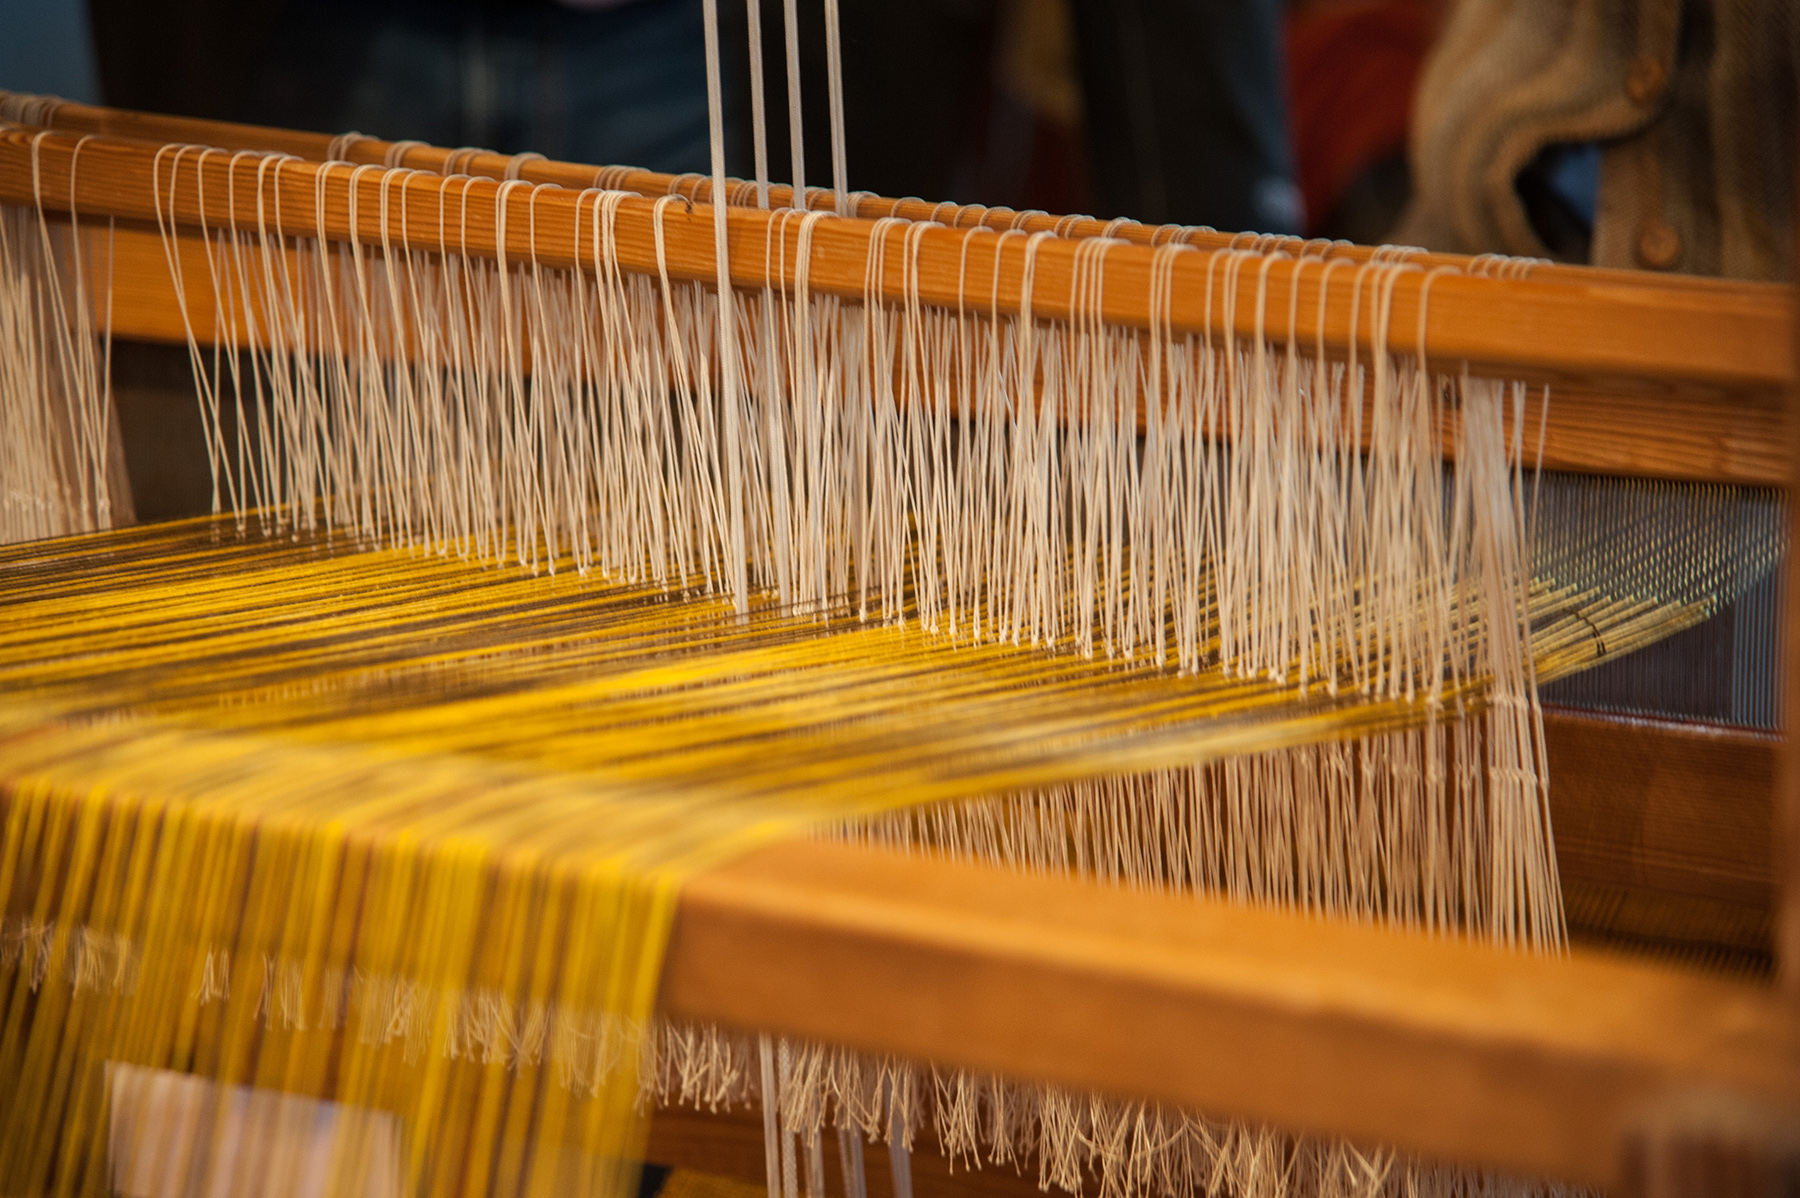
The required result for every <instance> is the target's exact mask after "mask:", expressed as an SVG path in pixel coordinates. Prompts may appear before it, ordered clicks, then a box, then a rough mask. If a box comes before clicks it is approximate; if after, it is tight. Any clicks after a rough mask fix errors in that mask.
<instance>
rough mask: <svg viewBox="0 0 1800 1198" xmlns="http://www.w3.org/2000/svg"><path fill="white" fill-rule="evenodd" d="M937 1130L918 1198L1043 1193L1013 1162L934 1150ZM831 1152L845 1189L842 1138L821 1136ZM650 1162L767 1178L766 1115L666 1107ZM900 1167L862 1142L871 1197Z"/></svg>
mask: <svg viewBox="0 0 1800 1198" xmlns="http://www.w3.org/2000/svg"><path fill="white" fill-rule="evenodd" d="M934 1143H935V1140H934V1139H933V1138H932V1136H931V1135H930V1133H928V1132H927V1133H922V1134H921V1135H920V1136H919V1137H918V1139H916V1140H915V1141H914V1143H913V1148H912V1192H913V1198H1041V1192H1040V1191H1039V1190H1038V1186H1037V1179H1036V1177H1035V1176H1026V1175H1021V1174H1020V1173H1018V1172H1017V1171H1016V1170H1015V1169H1014V1168H1013V1167H1012V1166H1010V1165H988V1166H986V1167H984V1168H971V1167H970V1163H969V1162H968V1161H964V1160H958V1161H956V1162H955V1163H954V1164H952V1162H951V1161H950V1160H949V1159H948V1158H946V1157H944V1156H943V1155H942V1154H941V1153H938V1152H936V1151H933V1149H932V1147H931V1145H932V1144H934ZM822 1147H823V1148H824V1150H825V1189H826V1192H827V1193H832V1194H835V1193H838V1192H839V1190H840V1188H841V1187H840V1186H839V1184H838V1179H839V1178H840V1177H842V1176H843V1166H842V1165H841V1164H840V1163H839V1157H838V1148H837V1137H836V1136H832V1135H827V1136H825V1137H823V1139H822ZM645 1159H647V1160H649V1161H651V1162H653V1163H655V1164H658V1165H670V1166H673V1167H675V1168H678V1169H698V1170H700V1171H702V1172H705V1173H716V1174H719V1175H720V1176H723V1177H731V1178H736V1179H737V1180H739V1181H747V1182H754V1183H756V1184H759V1185H760V1184H762V1182H763V1135H762V1115H761V1113H760V1112H757V1111H745V1110H738V1111H725V1112H719V1113H716V1114H715V1113H707V1112H702V1111H695V1110H690V1109H685V1108H668V1109H663V1110H659V1111H657V1112H656V1114H655V1115H654V1116H653V1117H652V1118H651V1121H650V1146H649V1148H648V1150H647V1151H646V1153H645ZM892 1169H893V1165H892V1163H891V1161H890V1160H889V1157H888V1150H887V1146H886V1145H885V1144H879V1143H875V1144H871V1143H867V1142H865V1143H864V1145H863V1180H864V1183H865V1185H866V1186H867V1190H868V1198H894V1183H893V1172H892Z"/></svg>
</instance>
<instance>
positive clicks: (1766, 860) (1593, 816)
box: [1544, 709, 1782, 913]
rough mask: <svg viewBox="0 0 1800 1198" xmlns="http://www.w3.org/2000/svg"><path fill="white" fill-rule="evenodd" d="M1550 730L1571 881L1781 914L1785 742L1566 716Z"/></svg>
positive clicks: (1554, 800) (1556, 809)
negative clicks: (1776, 833) (1780, 770)
mask: <svg viewBox="0 0 1800 1198" xmlns="http://www.w3.org/2000/svg"><path fill="white" fill-rule="evenodd" d="M1544 725H1545V727H1544V734H1545V741H1546V746H1547V748H1548V749H1549V772H1550V779H1551V782H1550V810H1551V826H1552V827H1554V828H1555V829H1556V856H1557V862H1558V864H1559V865H1560V866H1561V868H1562V872H1563V876H1564V877H1565V878H1569V877H1575V878H1578V879H1581V880H1583V881H1586V882H1591V883H1597V884H1602V885H1609V886H1617V887H1624V888H1631V889H1642V890H1650V891H1657V892H1660V893H1664V894H1669V895H1679V896H1690V897H1694V898H1700V899H1710V900H1713V901H1716V902H1721V903H1728V904H1732V905H1735V906H1739V907H1745V908H1751V909H1755V910H1758V911H1762V912H1764V913H1769V912H1772V911H1773V909H1774V905H1775V891H1776V889H1777V885H1778V881H1779V874H1778V872H1777V869H1776V863H1775V854H1774V852H1773V845H1772V843H1771V840H1770V837H1769V829H1770V828H1771V827H1773V826H1774V821H1775V793H1776V790H1775V780H1776V772H1777V767H1778V764H1779V761H1780V757H1781V753H1782V744H1781V739H1780V738H1779V737H1777V736H1772V735H1769V734H1766V733H1758V732H1751V731H1746V730H1741V729H1733V728H1725V727H1721V726H1717V725H1704V724H1692V723H1682V722H1677V721H1673V720H1648V719H1630V718H1623V717H1618V716H1602V715H1595V714H1591V713H1583V712H1577V711H1572V710H1568V709H1553V710H1550V711H1548V712H1546V713H1545V719H1544Z"/></svg>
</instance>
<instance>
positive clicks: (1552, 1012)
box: [662, 843, 1800, 1186]
mask: <svg viewBox="0 0 1800 1198" xmlns="http://www.w3.org/2000/svg"><path fill="white" fill-rule="evenodd" d="M662 994H663V1005H664V1007H665V1009H667V1010H668V1011H669V1012H670V1013H672V1014H675V1015H679V1016H684V1017H689V1018H695V1019H710V1020H715V1021H718V1022H720V1023H724V1024H727V1025H732V1026H737V1027H743V1028H760V1029H765V1030H773V1031H779V1032H783V1033H787V1034H790V1035H796V1036H804V1037H809V1038H813V1039H817V1040H822V1041H827V1042H831V1043H837V1044H844V1045H848V1046H851V1047H854V1048H859V1049H863V1050H866V1051H874V1052H891V1053H897V1054H900V1055H903V1056H907V1057H912V1058H915V1059H922V1060H931V1061H937V1062H940V1063H944V1064H951V1065H959V1066H964V1067H968V1068H973V1069H980V1070H987V1071H991V1072H995V1073H1000V1074H1005V1075H1009V1076H1013V1077H1019V1078H1028V1079H1036V1080H1042V1081H1047V1082H1052V1083H1056V1084H1061V1085H1068V1086H1077V1087H1087V1088H1093V1089H1098V1090H1101V1091H1106V1092H1112V1093H1118V1094H1127V1095H1137V1096H1142V1097H1148V1098H1154V1099H1157V1100H1161V1101H1166V1102H1171V1103H1176V1104H1180V1105H1182V1106H1185V1107H1188V1108H1191V1109H1195V1110H1199V1111H1203V1112H1206V1113H1210V1114H1214V1115H1220V1116H1232V1117H1242V1118H1248V1119H1256V1120H1261V1121H1266V1122H1272V1123H1277V1124H1280V1125H1282V1126H1286V1127H1290V1128H1293V1129H1296V1130H1303V1131H1311V1132H1316V1133H1324V1134H1337V1135H1344V1136H1348V1137H1351V1138H1352V1139H1355V1140H1358V1141H1363V1142H1372V1143H1385V1144H1392V1145H1394V1146H1396V1147H1399V1148H1402V1149H1404V1150H1407V1151H1409V1152H1413V1153H1418V1154H1421V1155H1424V1156H1427V1157H1434V1158H1438V1159H1443V1160H1454V1161H1459V1162H1464V1163H1468V1164H1476V1165H1488V1166H1493V1167H1497V1168H1503V1169H1509V1170H1513V1171H1515V1172H1520V1173H1524V1174H1528V1175H1541V1176H1547V1177H1556V1178H1563V1179H1566V1180H1569V1181H1574V1182H1580V1183H1584V1184H1589V1185H1601V1186H1605V1185H1610V1184H1613V1183H1614V1182H1615V1181H1617V1180H1618V1166H1619V1145H1618V1141H1619V1137H1620V1136H1621V1134H1622V1132H1623V1131H1624V1129H1625V1128H1626V1127H1627V1126H1628V1125H1629V1123H1630V1121H1631V1119H1632V1117H1633V1115H1634V1113H1635V1112H1636V1111H1637V1110H1639V1109H1640V1107H1641V1105H1642V1104H1644V1103H1646V1102H1650V1101H1653V1100H1654V1099H1656V1098H1657V1097H1658V1096H1660V1095H1662V1094H1664V1093H1666V1092H1669V1091H1671V1090H1675V1089H1679V1088H1682V1087H1690V1086H1724V1087H1735V1088H1742V1089H1745V1090H1747V1091H1751V1092H1755V1093H1759V1094H1763V1095H1773V1096H1775V1098H1776V1099H1778V1100H1780V1101H1784V1102H1788V1101H1793V1100H1794V1099H1795V1098H1796V1085H1795V1062H1796V1061H1797V1060H1800V1055H1797V1054H1800V1040H1797V1038H1796V1028H1795V1027H1794V1025H1793V1023H1792V1021H1790V1020H1789V1019H1788V1018H1787V1012H1786V1008H1785V1005H1784V1004H1783V1003H1782V1002H1780V1001H1779V1000H1778V999H1777V998H1776V996H1775V995H1774V994H1773V993H1772V992H1770V991H1768V990H1765V989H1762V988H1759V987H1753V986H1748V985H1740V984H1733V983H1727V982H1720V981H1713V980H1709V979H1704V978H1700V977H1697V976H1689V975H1684V974H1680V973H1676V972H1673V971H1668V970H1659V969H1655V968H1651V967H1647V966H1642V965H1638V964H1633V963H1629V962H1626V961H1624V960H1622V959H1612V958H1608V957H1604V956H1601V955H1597V954H1587V953H1580V952H1577V953H1575V954H1573V955H1571V956H1570V957H1568V958H1565V959H1557V960H1549V959H1540V958H1530V957H1525V956H1520V955H1514V954H1509V953H1504V952H1499V951H1495V950H1490V949H1486V948H1483V947H1480V946H1477V945H1472V944H1466V943H1455V942H1449V941H1445V940H1434V939H1430V938H1427V937H1425V936H1423V935H1413V934H1408V933H1404V932H1394V931H1384V930H1380V929H1376V928H1372V927H1363V926H1353V925H1348V924H1341V923H1334V922H1329V921H1326V920H1323V919H1318V918H1311V917H1307V916H1301V915H1286V914H1279V913H1274V912H1269V911H1259V910H1253V909H1248V908H1244V907H1240V906H1233V905H1231V904H1229V903H1225V902H1219V901H1213V900H1196V899H1192V898H1184V897H1172V896H1161V895H1150V894H1133V893H1128V892H1126V891H1123V890H1117V889H1108V888H1103V887H1100V886H1097V885H1090V884H1085V883H1078V882H1073V881H1067V880H1061V879H1052V878H1039V877H1024V876H1018V875H1011V874H1006V873H1001V872H998V871H995V870H989V869H982V868H978V867H974V866H968V865H960V864H949V863H944V862H936V861H927V860H922V859H917V858H909V857H905V856H902V855H899V854H895V853H887V852H879V851H874V850H869V849H855V848H848V847H842V846H838V845H832V844H825V843H795V844H786V845H781V846H778V847H773V848H769V849H765V850H762V851H760V852H758V853H756V854H754V855H753V856H750V857H748V858H746V859H744V860H742V861H740V862H738V863H736V864H734V865H730V866H727V867H725V868H721V869H718V870H716V871H713V872H711V873H708V874H706V875H705V876H703V877H700V878H697V879H695V880H694V881H693V882H692V883H691V884H690V886H689V887H688V889H687V890H686V892H685V893H684V895H683V898H682V900H681V907H680V913H679V915H678V918H677V922H676V929H675V937H674V941H673V944H672V946H671V949H670V954H669V959H668V965H667V968H666V972H665V975H664V981H663V991H662Z"/></svg>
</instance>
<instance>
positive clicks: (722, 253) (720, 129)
mask: <svg viewBox="0 0 1800 1198" xmlns="http://www.w3.org/2000/svg"><path fill="white" fill-rule="evenodd" d="M706 109H707V113H706V115H707V122H708V125H709V127H710V133H711V137H712V195H711V197H710V198H711V200H712V212H713V266H714V270H715V274H716V281H717V284H718V292H719V408H720V412H719V422H720V425H721V431H722V432H723V433H724V436H723V446H722V449H723V451H724V459H725V471H726V478H725V500H726V521H727V522H726V537H727V540H726V548H725V563H724V564H725V583H726V586H727V587H728V588H729V589H730V591H731V596H732V603H733V605H734V606H735V607H736V609H737V612H738V614H739V615H745V614H747V613H748V612H749V610H750V590H749V578H748V569H747V559H746V557H745V536H744V467H743V428H742V424H743V421H742V415H743V413H742V402H741V394H740V392H741V387H740V386H739V377H738V337H737V314H736V311H735V309H734V307H733V304H732V294H731V258H730V251H729V249H728V248H727V246H726V244H725V237H726V221H725V207H726V205H725V195H726V192H725V96H724V85H723V81H722V79H721V76H720V68H719V0H706Z"/></svg>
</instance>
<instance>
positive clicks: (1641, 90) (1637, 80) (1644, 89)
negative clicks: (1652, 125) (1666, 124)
mask: <svg viewBox="0 0 1800 1198" xmlns="http://www.w3.org/2000/svg"><path fill="white" fill-rule="evenodd" d="M1668 81H1669V72H1668V71H1667V69H1665V68H1664V66H1663V64H1662V59H1660V58H1656V57H1654V56H1653V55H1649V54H1641V55H1639V56H1638V57H1637V59H1636V60H1635V61H1633V62H1632V64H1631V70H1630V71H1628V72H1627V73H1626V75H1625V94H1626V95H1628V96H1630V97H1631V102H1632V103H1633V104H1639V105H1644V104H1649V103H1651V102H1653V101H1654V100H1655V99H1656V98H1657V97H1658V96H1660V95H1662V91H1663V85H1664V84H1666V83H1668Z"/></svg>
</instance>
